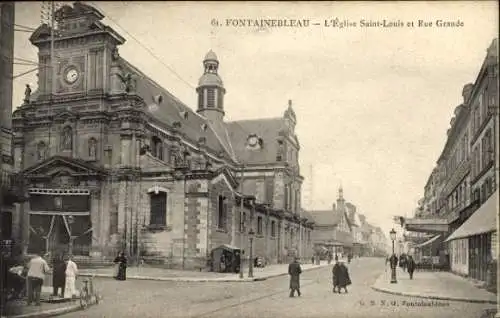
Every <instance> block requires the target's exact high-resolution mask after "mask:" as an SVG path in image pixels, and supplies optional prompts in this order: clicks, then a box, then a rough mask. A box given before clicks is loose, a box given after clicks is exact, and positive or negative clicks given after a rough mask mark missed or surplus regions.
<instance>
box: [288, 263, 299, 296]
mask: <svg viewBox="0 0 500 318" xmlns="http://www.w3.org/2000/svg"><path fill="white" fill-rule="evenodd" d="M300 274H302V268H300V263H299V259H298V257H294V260H293V262H291V263H290V264H289V265H288V275H290V297H294V296H295V291H297V294H298V295H299V297H300V295H301V293H300Z"/></svg>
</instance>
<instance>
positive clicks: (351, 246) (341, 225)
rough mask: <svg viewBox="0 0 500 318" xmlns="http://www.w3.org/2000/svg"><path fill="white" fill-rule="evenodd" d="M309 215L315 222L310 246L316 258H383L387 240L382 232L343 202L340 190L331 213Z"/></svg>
mask: <svg viewBox="0 0 500 318" xmlns="http://www.w3.org/2000/svg"><path fill="white" fill-rule="evenodd" d="M309 213H310V214H311V215H312V217H313V219H314V222H315V226H314V231H313V244H314V250H315V253H316V254H319V255H320V256H324V257H328V256H329V255H331V256H333V255H337V256H339V255H349V254H350V255H352V256H354V257H360V256H384V255H386V251H387V238H386V236H385V235H384V233H383V231H382V229H381V228H380V227H377V226H374V225H372V224H370V223H369V222H368V221H367V219H366V216H365V215H363V214H361V213H359V212H358V211H357V208H356V206H355V205H354V204H352V203H350V202H347V201H346V200H345V198H344V191H343V189H342V187H340V188H339V190H338V197H337V201H336V203H333V204H332V209H331V210H314V211H309Z"/></svg>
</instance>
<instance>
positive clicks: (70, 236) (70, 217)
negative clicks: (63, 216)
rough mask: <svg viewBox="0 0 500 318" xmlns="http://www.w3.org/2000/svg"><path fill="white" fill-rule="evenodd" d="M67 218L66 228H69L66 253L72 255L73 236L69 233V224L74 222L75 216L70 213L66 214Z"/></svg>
mask: <svg viewBox="0 0 500 318" xmlns="http://www.w3.org/2000/svg"><path fill="white" fill-rule="evenodd" d="M67 220H68V229H69V252H68V253H69V255H70V256H72V255H73V238H74V237H73V235H71V234H72V233H71V232H72V231H71V225H72V224H73V223H75V218H74V217H73V216H72V215H70V216H68V219H67Z"/></svg>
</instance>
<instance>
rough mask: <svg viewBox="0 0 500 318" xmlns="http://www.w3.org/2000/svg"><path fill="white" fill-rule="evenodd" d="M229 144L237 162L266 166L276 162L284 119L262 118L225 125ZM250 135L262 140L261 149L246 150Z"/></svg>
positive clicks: (283, 129)
mask: <svg viewBox="0 0 500 318" xmlns="http://www.w3.org/2000/svg"><path fill="white" fill-rule="evenodd" d="M226 126H227V130H228V132H229V136H230V138H231V144H232V146H233V150H234V152H235V155H236V157H237V158H238V160H240V161H242V162H245V163H247V164H266V163H273V162H276V155H277V153H278V142H277V139H278V138H279V137H280V134H279V133H280V131H286V129H287V127H286V125H285V120H284V118H264V119H251V120H240V121H232V122H228V123H226ZM250 134H256V135H257V137H259V138H262V141H263V143H262V147H261V149H248V148H247V139H248V136H249V135H250Z"/></svg>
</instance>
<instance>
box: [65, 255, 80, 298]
mask: <svg viewBox="0 0 500 318" xmlns="http://www.w3.org/2000/svg"><path fill="white" fill-rule="evenodd" d="M77 275H78V267H77V266H76V264H75V262H73V261H72V260H71V256H68V259H67V262H66V288H65V291H64V294H65V295H69V297H71V298H73V297H75V296H76V286H75V285H76V276H77Z"/></svg>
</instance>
